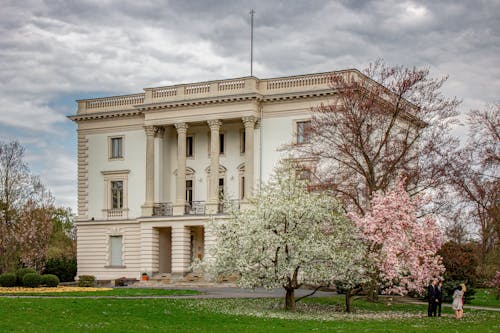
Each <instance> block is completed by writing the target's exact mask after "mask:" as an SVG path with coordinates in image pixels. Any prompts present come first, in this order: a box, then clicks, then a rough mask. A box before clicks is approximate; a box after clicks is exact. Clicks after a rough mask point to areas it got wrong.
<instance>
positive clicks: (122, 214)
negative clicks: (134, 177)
mask: <svg viewBox="0 0 500 333" xmlns="http://www.w3.org/2000/svg"><path fill="white" fill-rule="evenodd" d="M129 173H130V170H109V171H101V174H102V175H103V176H104V202H103V207H102V208H103V209H102V212H103V217H104V218H105V219H121V218H128V202H127V195H128V174H129Z"/></svg>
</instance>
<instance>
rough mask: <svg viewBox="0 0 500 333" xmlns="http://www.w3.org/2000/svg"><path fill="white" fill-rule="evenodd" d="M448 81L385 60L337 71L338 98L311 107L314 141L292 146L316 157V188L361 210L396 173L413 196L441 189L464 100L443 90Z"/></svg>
mask: <svg viewBox="0 0 500 333" xmlns="http://www.w3.org/2000/svg"><path fill="white" fill-rule="evenodd" d="M446 79H447V78H446V77H444V78H440V79H434V78H431V77H430V75H429V70H428V69H417V68H405V67H402V66H388V65H386V64H385V63H384V62H382V61H380V60H379V61H377V62H375V63H373V64H371V65H370V66H369V67H368V68H366V69H365V70H364V72H363V73H361V72H357V71H355V72H348V73H347V74H346V73H342V74H338V75H333V76H332V77H331V81H330V82H331V88H332V89H333V90H334V92H335V97H334V99H333V100H332V102H331V103H329V104H327V105H321V106H319V107H317V108H314V109H313V110H312V119H311V128H310V143H309V144H305V145H299V146H294V147H293V150H294V151H295V152H298V153H299V155H300V154H301V155H302V157H304V156H307V157H312V158H315V159H317V160H318V165H317V168H316V176H317V177H318V178H317V186H321V187H326V188H328V189H330V190H331V191H333V193H334V194H335V195H336V196H337V197H339V198H341V199H342V200H343V202H344V204H345V205H344V206H345V208H346V210H348V211H356V212H358V213H361V214H364V212H365V210H366V208H367V207H368V205H369V201H370V198H372V196H373V194H374V193H375V192H377V191H383V192H385V191H386V190H387V189H388V187H389V185H391V184H392V183H393V182H394V180H395V179H397V176H399V177H403V178H404V179H406V189H407V190H408V191H409V192H410V194H412V195H413V194H416V193H419V192H421V191H424V190H426V189H430V188H437V187H439V186H440V185H441V184H443V182H444V180H445V161H446V159H445V158H443V157H444V156H446V155H447V154H448V153H449V152H450V151H451V150H453V148H454V146H455V145H456V144H457V141H456V140H454V139H453V138H452V137H451V135H450V134H449V133H448V129H449V125H450V123H452V122H453V120H454V116H455V115H456V109H457V106H458V104H459V103H460V102H459V101H458V100H457V99H456V98H453V99H447V98H445V97H444V96H443V95H442V94H441V91H440V89H441V87H442V86H443V84H444V83H445V81H446Z"/></svg>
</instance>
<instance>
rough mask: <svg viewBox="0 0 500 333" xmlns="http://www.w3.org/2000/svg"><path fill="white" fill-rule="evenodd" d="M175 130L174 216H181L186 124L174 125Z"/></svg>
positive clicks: (184, 185) (184, 201)
mask: <svg viewBox="0 0 500 333" xmlns="http://www.w3.org/2000/svg"><path fill="white" fill-rule="evenodd" d="M175 128H176V129H177V177H176V182H175V205H174V215H183V214H184V209H185V204H186V133H187V128H188V125H187V124H186V123H177V124H175Z"/></svg>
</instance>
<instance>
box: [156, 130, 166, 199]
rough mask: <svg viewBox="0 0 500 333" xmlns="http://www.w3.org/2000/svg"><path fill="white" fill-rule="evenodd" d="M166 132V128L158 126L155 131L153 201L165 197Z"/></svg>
mask: <svg viewBox="0 0 500 333" xmlns="http://www.w3.org/2000/svg"><path fill="white" fill-rule="evenodd" d="M164 134H165V128H163V127H158V129H157V130H156V131H155V136H154V137H155V142H154V152H155V153H154V159H155V164H154V182H153V184H155V185H156V186H154V199H153V202H162V201H163V199H164V195H163V192H164V187H165V184H164V177H163V173H164V169H165V166H164V165H163V138H164Z"/></svg>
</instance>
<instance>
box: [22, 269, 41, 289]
mask: <svg viewBox="0 0 500 333" xmlns="http://www.w3.org/2000/svg"><path fill="white" fill-rule="evenodd" d="M41 284H42V276H41V275H40V274H38V273H27V274H25V275H24V277H23V285H24V286H25V287H28V288H38V287H40V285H41Z"/></svg>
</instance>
